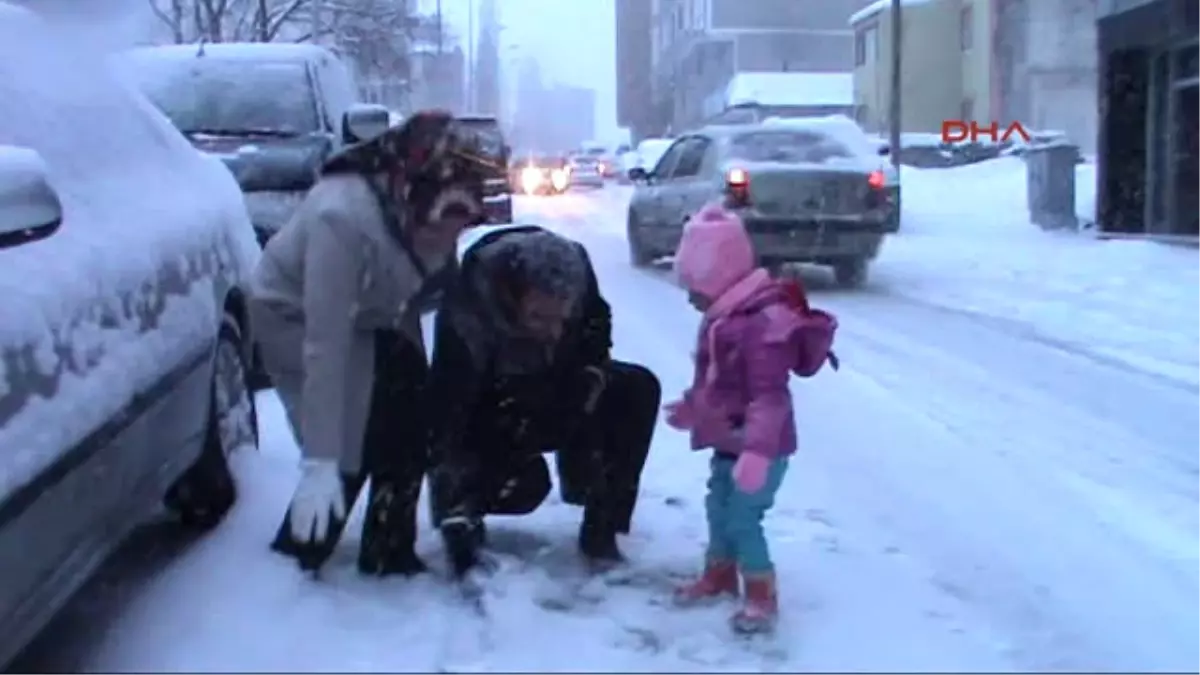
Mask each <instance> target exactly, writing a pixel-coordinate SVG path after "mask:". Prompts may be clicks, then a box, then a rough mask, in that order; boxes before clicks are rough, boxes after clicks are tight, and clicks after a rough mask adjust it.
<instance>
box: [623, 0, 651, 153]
mask: <svg viewBox="0 0 1200 675" xmlns="http://www.w3.org/2000/svg"><path fill="white" fill-rule="evenodd" d="M616 10H617V14H616V26H617V31H616V33H617V63H616V66H617V125H618V126H622V127H627V128H628V129H629V131H630V135H631V136H632V137H633V140H634V142H637V141H640V140H641V139H642V138H645V137H647V136H651V135H653V134H654V133H655V129H654V128H653V127H654V126H655V124H654V119H653V115H654V91H653V76H652V73H651V69H652V68H653V61H652V58H653V57H652V54H651V49H652V47H653V45H652V39H653V37H652V31H653V28H652V26H651V19H652V17H653V6H652V3H651V2H650V1H649V0H617V5H616Z"/></svg>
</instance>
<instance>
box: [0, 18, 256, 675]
mask: <svg viewBox="0 0 1200 675" xmlns="http://www.w3.org/2000/svg"><path fill="white" fill-rule="evenodd" d="M80 49H81V48H80V47H77V46H75V45H72V44H71V43H68V42H64V41H63V39H62V35H61V34H59V33H57V32H56V31H54V30H52V29H51V28H50V27H49V26H47V25H46V24H45V23H44V22H43V21H42V20H41V19H39V18H38V17H37V16H36V15H34V14H32V13H29V12H27V11H25V10H23V9H17V8H15V7H14V6H12V5H8V4H5V3H3V2H0V99H2V100H3V101H4V104H3V107H4V113H3V114H2V115H0V297H2V298H3V301H2V302H0V304H2V306H3V309H2V310H0V314H2V315H3V317H4V319H3V328H4V330H2V331H0V448H2V449H3V452H2V453H0V579H2V580H3V581H2V582H0V666H2V665H3V664H7V663H9V662H11V660H12V658H13V657H14V656H15V655H16V654H18V653H19V652H20V650H21V649H23V647H24V646H25V645H26V644H27V643H28V642H29V641H30V640H31V639H32V638H33V637H34V636H35V635H36V634H37V633H38V632H40V631H41V629H42V628H43V627H44V626H45V625H46V624H47V622H49V620H50V619H51V618H52V617H53V616H54V614H55V613H56V612H57V611H58V610H59V609H60V608H62V606H63V605H64V604H65V603H66V602H67V601H68V600H69V599H70V598H71V596H72V594H73V593H74V592H75V591H76V590H78V589H79V588H80V586H81V585H82V584H83V583H84V582H85V581H86V580H87V579H88V578H89V576H90V575H91V574H92V573H93V572H94V571H95V570H96V569H97V568H98V567H99V565H100V564H101V563H102V562H103V561H104V560H105V558H106V557H107V556H108V555H109V554H110V553H112V552H113V551H114V550H115V549H116V548H117V546H118V545H119V544H120V543H121V542H122V540H123V539H124V538H125V536H126V535H127V534H128V533H129V532H130V531H131V530H132V529H133V528H134V527H136V526H137V525H138V524H140V523H142V522H143V521H144V519H145V518H146V517H147V516H149V515H152V513H153V510H154V509H155V507H156V505H157V504H158V503H159V502H160V500H163V499H164V496H165V503H166V506H167V507H169V509H170V510H171V511H172V512H173V513H174V514H176V515H177V516H178V518H179V521H180V523H181V525H182V526H185V527H189V528H195V529H197V530H206V529H209V528H212V527H214V526H216V525H217V524H218V523H220V522H221V519H222V517H223V516H224V515H225V514H226V513H227V512H228V510H229V509H230V507H231V506H232V505H233V503H234V500H235V497H236V492H235V486H234V480H233V477H232V475H231V473H230V469H229V466H228V463H227V458H228V455H229V453H230V452H232V451H233V450H234V449H235V448H236V447H240V446H244V445H253V444H254V443H255V442H256V437H257V429H256V414H255V408H254V399H253V398H252V397H251V395H250V390H249V382H248V377H247V365H248V363H249V359H250V338H251V335H250V324H249V323H248V320H247V316H246V311H245V304H244V298H245V295H244V283H245V281H246V279H247V275H248V274H249V271H250V270H251V268H252V267H253V265H254V264H255V263H256V261H257V259H258V256H259V255H260V252H259V248H258V246H257V244H256V242H255V239H254V231H253V229H252V227H251V225H250V220H249V218H248V217H247V214H246V209H245V205H244V204H243V202H242V197H241V194H240V192H239V190H238V186H237V183H236V182H235V181H234V180H233V178H232V177H231V176H230V175H229V172H228V171H226V170H225V168H224V167H222V166H221V163H220V162H218V161H215V160H213V159H211V158H208V157H205V156H203V155H201V154H200V153H197V152H196V151H195V150H194V149H193V148H192V147H191V146H190V145H189V144H188V142H187V140H185V139H184V138H183V137H182V136H181V135H180V134H179V132H178V131H176V130H175V129H174V128H173V127H172V126H171V123H170V122H169V121H168V120H167V119H166V118H165V117H163V116H162V114H161V113H159V112H158V111H157V110H155V109H154V107H153V106H152V105H151V104H150V103H149V102H148V101H146V100H145V99H144V98H143V97H142V96H141V95H140V94H138V93H137V92H136V91H135V90H133V89H132V88H130V87H128V86H125V85H124V84H123V83H122V82H121V81H120V79H119V78H118V77H117V76H116V73H115V72H114V71H113V70H112V69H111V67H110V64H109V63H108V62H106V61H105V60H104V59H103V58H98V57H97V55H95V54H90V53H86V52H83V51H77V50H80Z"/></svg>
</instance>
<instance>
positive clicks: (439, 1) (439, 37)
mask: <svg viewBox="0 0 1200 675" xmlns="http://www.w3.org/2000/svg"><path fill="white" fill-rule="evenodd" d="M436 16H437V55H438V64H439V66H440V64H441V63H442V39H443V38H442V0H437V15H436ZM439 69H440V68H439Z"/></svg>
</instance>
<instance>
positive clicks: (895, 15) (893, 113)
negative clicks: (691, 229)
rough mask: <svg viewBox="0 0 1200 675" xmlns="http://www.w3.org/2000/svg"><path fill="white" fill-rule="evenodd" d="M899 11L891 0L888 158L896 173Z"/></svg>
mask: <svg viewBox="0 0 1200 675" xmlns="http://www.w3.org/2000/svg"><path fill="white" fill-rule="evenodd" d="M900 15H901V10H900V0H892V98H891V101H889V103H890V104H891V110H890V111H889V112H888V117H889V118H891V123H892V124H891V134H889V136H890V138H889V139H888V145H889V146H890V147H891V152H890V153H889V154H888V156H889V157H890V158H891V160H892V166H893V167H895V169H896V170H897V171H899V170H900V111H901V110H902V108H901V107H900V83H901V77H900V67H901V64H902V61H903V59H902V55H903V53H904V49H903V48H902V44H901V40H903V37H904V30H903V27H902V26H901V18H900Z"/></svg>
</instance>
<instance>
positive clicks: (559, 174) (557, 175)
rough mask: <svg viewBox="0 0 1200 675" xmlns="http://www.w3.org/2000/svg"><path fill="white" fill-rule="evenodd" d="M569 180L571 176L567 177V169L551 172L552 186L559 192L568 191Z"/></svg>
mask: <svg viewBox="0 0 1200 675" xmlns="http://www.w3.org/2000/svg"><path fill="white" fill-rule="evenodd" d="M569 178H570V176H568V175H567V172H566V170H565V169H555V170H554V171H552V172H550V184H551V185H553V186H554V189H555V190H558V191H559V192H562V191H563V190H566V189H567V183H568V182H569Z"/></svg>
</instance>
